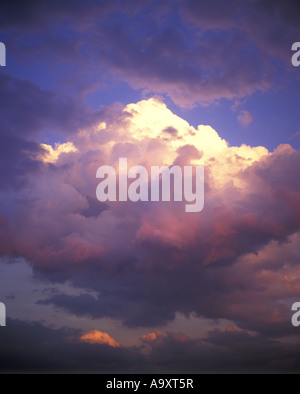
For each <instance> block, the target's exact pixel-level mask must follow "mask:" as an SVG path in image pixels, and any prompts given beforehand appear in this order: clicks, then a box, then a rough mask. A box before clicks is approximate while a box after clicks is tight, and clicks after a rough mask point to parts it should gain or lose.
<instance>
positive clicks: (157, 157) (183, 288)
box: [0, 99, 300, 368]
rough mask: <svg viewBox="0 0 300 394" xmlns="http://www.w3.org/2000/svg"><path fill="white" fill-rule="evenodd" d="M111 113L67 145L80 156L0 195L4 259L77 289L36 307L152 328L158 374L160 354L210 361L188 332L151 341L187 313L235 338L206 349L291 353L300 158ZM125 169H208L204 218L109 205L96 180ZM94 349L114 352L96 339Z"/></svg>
mask: <svg viewBox="0 0 300 394" xmlns="http://www.w3.org/2000/svg"><path fill="white" fill-rule="evenodd" d="M105 114H106V115H107V116H106V117H105V116H103V117H102V119H101V120H100V121H97V122H95V123H94V124H93V125H92V126H87V127H86V128H83V129H81V130H79V131H78V132H77V133H73V134H72V135H71V134H69V136H68V139H69V141H68V144H67V145H66V146H67V147H73V146H74V147H76V151H74V150H75V149H70V150H69V151H68V149H67V150H65V149H63V150H64V153H63V154H59V155H56V156H55V160H51V162H49V160H48V163H47V162H46V163H43V166H42V167H41V169H40V170H39V171H38V172H37V173H34V174H32V175H30V176H29V177H28V179H27V183H26V185H24V186H23V187H22V188H21V189H19V190H18V193H11V194H10V198H9V199H8V198H7V193H6V192H5V191H3V192H2V193H1V195H0V201H1V207H2V210H1V212H2V213H1V226H2V231H1V233H0V250H1V254H2V255H7V256H12V257H15V256H23V257H24V258H26V259H27V260H28V261H30V262H31V264H32V267H33V271H34V273H35V274H36V275H38V276H39V277H41V278H43V277H44V278H47V280H50V281H52V282H61V281H65V280H68V281H69V282H68V283H70V284H72V286H74V287H78V288H80V289H81V291H80V293H79V294H78V293H74V294H67V293H65V292H64V291H63V290H57V291H56V292H55V293H54V294H51V295H47V296H45V297H44V298H42V297H41V298H40V300H39V301H38V305H47V306H48V308H49V307H51V305H53V306H55V307H56V308H58V309H60V310H61V311H65V312H67V313H69V314H71V315H74V316H76V317H84V318H90V319H98V318H111V319H116V320H118V321H120V322H122V323H123V324H124V325H126V326H127V327H135V328H137V327H150V330H149V332H150V334H145V335H144V337H142V342H143V343H144V346H146V347H147V348H146V351H145V352H144V353H143V352H142V356H143V357H148V361H149V358H150V359H151V358H152V357H154V359H153V360H154V361H153V362H155V363H156V362H159V363H162V364H164V363H167V362H169V358H168V360H162V359H160V357H162V356H161V354H160V355H159V354H158V352H162V351H164V349H165V350H169V349H170V348H174V346H175V345H174V344H176V346H175V348H176V349H182V351H183V352H184V353H183V354H186V357H187V358H188V357H191V359H194V357H196V359H197V357H198V356H196V353H197V352H198V350H199V351H200V350H201V351H202V350H203V351H204V353H205V354H208V351H209V350H208V349H209V346H210V345H209V344H208V343H207V342H206V343H205V344H204V345H203V343H202V340H201V341H200V340H199V342H197V346H198V347H197V346H196V348H195V343H194V342H193V341H192V340H191V339H189V338H187V337H186V336H185V334H184V333H181V334H178V333H176V334H174V332H173V333H172V332H167V334H166V335H160V334H159V331H153V330H154V327H158V328H159V330H160V331H161V327H163V326H164V325H166V324H167V323H168V322H171V321H172V320H174V319H175V317H176V314H178V313H181V314H183V315H185V316H186V317H187V318H188V316H189V315H190V314H195V315H196V316H199V317H203V318H206V319H215V320H218V319H226V320H228V321H230V322H232V323H231V326H232V327H234V328H235V329H228V330H226V332H217V333H216V332H215V333H214V334H213V335H212V336H211V337H209V338H210V341H211V342H212V341H216V340H217V339H216V338H217V337H219V336H224V335H225V336H226V338H229V336H230V338H244V339H245V338H246V339H247V341H248V342H249V347H250V348H251V346H252V345H251V344H252V343H253V342H255V343H256V344H258V343H264V345H265V346H267V347H268V346H269V347H270V348H271V349H273V346H275V344H274V343H273V341H274V340H278V339H280V341H282V343H285V341H286V339H285V338H287V337H288V336H293V335H294V334H295V330H294V327H293V326H292V325H291V323H290V319H291V311H290V305H291V304H292V303H293V302H294V301H296V297H297V294H299V279H298V278H299V272H298V271H299V270H298V268H297V267H298V264H297V262H298V260H299V248H298V245H299V233H300V210H299V204H298V201H299V198H300V184H299V182H297V181H295V179H298V177H297V168H299V165H300V155H299V152H298V151H296V150H294V149H292V148H291V147H290V146H289V145H282V146H280V147H278V148H277V149H276V150H275V151H274V152H269V151H268V150H267V149H266V148H264V147H250V146H246V145H242V146H240V147H236V146H229V144H228V143H227V142H226V141H225V140H224V139H222V138H221V137H220V136H219V134H218V133H217V131H215V130H213V129H212V128H211V127H209V126H204V125H199V126H198V127H197V128H194V127H193V126H191V125H189V123H188V122H186V121H185V120H184V119H181V118H180V117H178V116H176V115H175V114H173V113H172V112H171V111H170V110H169V109H168V108H167V107H166V105H165V104H164V103H163V102H161V101H160V100H158V99H149V100H143V101H141V102H138V103H132V104H129V105H127V106H126V107H124V108H119V109H118V108H114V116H113V117H111V116H110V115H109V111H107V112H105ZM166 130H169V131H170V130H171V132H166ZM173 130H176V131H177V132H176V133H174V132H173ZM50 150H51V149H50ZM53 151H54V152H55V148H54V150H53ZM56 151H57V149H56ZM51 152H52V151H51ZM120 157H127V158H128V163H129V166H131V165H136V164H139V165H144V166H145V167H146V168H147V169H148V170H149V169H150V166H151V165H167V166H171V165H173V164H177V165H181V166H184V165H204V166H205V208H204V210H203V211H202V212H200V213H195V214H188V213H186V212H185V210H184V202H182V203H181V202H174V201H172V202H164V203H162V202H160V203H157V202H137V203H133V202H109V201H107V202H105V203H100V202H99V201H97V200H96V187H97V184H98V181H99V180H97V179H96V171H97V168H98V167H99V166H101V165H111V166H113V167H115V168H117V166H118V160H119V158H120ZM12 205H13V206H14V210H13V211H12V210H11V206H12ZM84 289H86V291H85V290H84ZM91 292H92V294H91ZM241 331H242V334H243V335H242V334H241ZM253 335H254V336H253ZM80 336H81V337H83V334H81V335H80ZM80 336H77V338H78V337H80ZM230 338H229V339H230ZM86 339H89V340H90V341H95V342H96V341H98V342H99V341H100V342H101V341H102V342H109V343H110V344H112V343H115V342H112V341H113V339H112V338H111V339H110V337H108V336H106V335H104V334H103V335H102V334H101V333H100V334H99V332H96V333H95V332H94V333H92V334H91V333H90V334H89V337H86ZM244 339H243V340H244ZM232 340H233V339H232ZM115 344H116V343H115ZM180 344H182V345H180ZM181 346H182V348H181ZM203 346H204V347H203ZM230 346H231V345H230V343H229V344H228V348H230ZM121 347H122V346H121ZM158 348H159V350H157V349H158ZM175 348H174V349H175ZM275 348H276V349H279V348H278V347H276V346H275ZM116 349H118V348H116ZM192 349H194V350H192ZM195 349H198V350H197V351H196V350H195ZM280 349H281V348H280ZM282 349H283V350H282V352H283V353H282V354H285V352H286V347H284V346H283V348H282ZM174 351H175V350H174ZM194 351H195V353H193V352H194ZM216 352H217V353H216V354H221V353H222V350H221V349H220V348H218V349H217V350H216ZM220 352H221V353H220ZM272 352H273V350H272ZM170 354H172V351H171V353H170ZM193 354H194V355H193ZM216 354H215V355H216ZM224 357H225V356H224ZM253 357H254V356H253ZM197 360H198V359H197ZM197 362H199V363H200V364H201V360H200V361H199V360H198V361H197ZM211 362H212V361H211ZM266 362H267V361H266ZM295 362H296V361H295ZM210 365H211V368H214V367H216V364H213V362H212V364H210ZM280 365H281V364H280ZM232 366H236V364H235V363H233V364H232Z"/></svg>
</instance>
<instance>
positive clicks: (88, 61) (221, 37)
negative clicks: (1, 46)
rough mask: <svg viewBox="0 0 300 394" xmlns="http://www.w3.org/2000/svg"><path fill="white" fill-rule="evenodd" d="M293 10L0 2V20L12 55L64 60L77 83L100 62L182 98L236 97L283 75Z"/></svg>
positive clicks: (252, 5) (260, 5) (217, 4)
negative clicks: (34, 33)
mask: <svg viewBox="0 0 300 394" xmlns="http://www.w3.org/2000/svg"><path fill="white" fill-rule="evenodd" d="M15 9H16V10H17V11H15ZM145 10H147V13H145ZM299 12H300V11H299V5H298V3H297V2H296V1H294V0H288V1H285V2H282V1H273V2H270V1H245V2H239V1H236V0H230V1H226V3H225V2H224V1H221V0H214V1H212V2H211V1H193V0H192V1H176V2H173V1H167V2H165V4H164V7H162V6H161V7H159V4H158V3H157V2H155V1H148V2H147V3H146V4H145V2H144V3H143V6H141V4H140V2H138V1H135V0H132V1H126V3H124V2H120V1H119V0H117V1H104V0H103V1H101V2H94V1H91V2H88V4H86V3H83V2H79V1H75V2H70V1H66V2H56V1H55V2H47V1H41V2H36V1H31V2H29V3H28V2H26V6H25V3H23V2H20V3H19V4H18V6H17V7H15V6H14V7H12V6H11V4H10V3H8V2H4V4H3V7H2V15H3V16H2V18H3V23H2V29H6V30H7V31H8V32H10V40H12V41H11V43H12V45H11V47H12V50H13V48H14V47H15V46H16V43H18V44H17V46H18V53H15V56H16V57H17V58H19V59H21V58H22V59H28V56H30V59H31V61H33V59H36V61H39V59H40V57H41V56H44V57H46V58H47V59H49V62H50V63H49V64H52V65H53V67H55V66H56V65H57V62H58V61H60V60H63V61H64V62H65V63H66V64H68V63H69V65H70V66H71V68H72V73H74V77H75V78H76V79H79V80H78V81H77V82H76V83H77V85H78V87H79V86H80V89H81V90H82V91H83V92H84V91H89V90H90V89H91V79H90V78H89V77H88V75H89V74H90V72H91V70H92V72H93V74H94V75H95V76H96V77H97V79H98V82H99V83H100V82H101V83H102V76H101V73H102V74H103V75H106V74H107V72H108V73H109V74H111V75H112V76H115V75H118V77H119V78H120V79H121V80H124V81H126V82H128V83H129V84H130V85H131V86H132V87H134V88H139V89H143V90H144V91H147V92H152V93H159V94H166V95H168V96H169V97H171V98H172V99H173V101H174V102H175V103H177V104H178V105H181V106H190V105H193V104H195V103H197V102H200V103H211V102H214V101H216V100H220V99H222V98H226V99H233V98H239V97H245V96H248V95H251V94H252V93H254V92H256V91H265V90H267V89H269V88H271V87H272V84H273V81H274V78H275V77H276V78H279V77H281V78H282V80H283V78H288V75H289V72H288V69H289V67H287V65H290V58H291V45H292V43H293V42H294V41H295V39H296V38H297V37H298V35H299V25H298V23H297V21H298V15H299ZM174 21H176V22H174ZM66 22H67V23H66ZM62 26H63V27H62ZM34 28H35V29H36V30H38V31H39V37H40V38H39V41H38V42H36V41H35V40H33V39H32V31H31V30H32V29H34ZM62 29H63V31H65V30H67V31H68V33H69V34H68V36H67V37H68V38H65V34H64V35H63V37H64V38H62V34H60V32H61V31H62ZM16 32H21V34H22V36H23V37H22V39H20V37H19V36H18V35H15V33H16ZM137 33H138V34H137ZM26 37H27V39H26ZM9 42H10V41H9ZM24 43H26V45H24ZM75 65H77V66H75ZM74 66H75V67H74ZM83 70H85V71H86V72H83ZM70 78H71V79H72V77H71V76H70V74H68V75H64V77H63V78H61V77H60V81H59V82H61V81H62V80H63V81H64V86H66V84H69V82H70ZM95 83H96V82H95V80H93V83H92V84H95Z"/></svg>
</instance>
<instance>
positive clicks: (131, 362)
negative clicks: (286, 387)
mask: <svg viewBox="0 0 300 394" xmlns="http://www.w3.org/2000/svg"><path fill="white" fill-rule="evenodd" d="M8 327H9V329H7V330H6V331H5V332H3V333H2V332H1V337H0V344H1V346H0V369H1V371H9V372H27V373H36V372H39V373H53V372H56V373H66V372H67V373H68V372H72V373H76V372H77V373H78V372H79V373H83V372H88V373H97V374H99V373H138V372H139V373H215V372H221V373H233V372H234V373H245V372H246V373H251V372H252V373H254V372H266V373H284V372H286V371H288V372H290V373H296V372H297V371H298V370H299V367H300V360H299V353H298V352H297V350H296V349H295V347H293V346H292V345H283V344H280V343H277V342H274V341H268V340H267V341H266V340H265V338H259V337H252V336H250V335H249V334H247V333H243V332H239V331H238V332H235V331H231V330H230V329H228V330H226V331H211V332H210V333H209V336H208V338H207V339H203V340H192V339H188V338H184V337H183V336H182V335H181V334H180V333H179V334H176V333H168V334H167V335H166V336H163V337H161V338H160V339H159V340H156V341H154V342H153V343H151V344H150V345H147V346H148V351H147V352H146V353H144V352H143V348H141V347H119V348H113V347H110V346H108V345H101V344H96V345H95V344H88V343H81V342H80V341H79V335H80V332H78V331H75V330H70V329H61V330H54V329H51V328H46V327H45V326H43V325H42V324H40V323H26V322H21V321H18V320H9V321H8Z"/></svg>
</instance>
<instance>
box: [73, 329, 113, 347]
mask: <svg viewBox="0 0 300 394" xmlns="http://www.w3.org/2000/svg"><path fill="white" fill-rule="evenodd" d="M80 340H81V341H82V342H88V343H91V344H95V343H97V344H101V345H103V344H106V345H109V346H111V347H120V344H119V343H118V342H117V341H116V340H114V339H113V338H112V337H111V336H110V335H108V334H107V332H101V331H98V330H93V331H90V332H88V333H87V334H85V335H83V336H82V337H80Z"/></svg>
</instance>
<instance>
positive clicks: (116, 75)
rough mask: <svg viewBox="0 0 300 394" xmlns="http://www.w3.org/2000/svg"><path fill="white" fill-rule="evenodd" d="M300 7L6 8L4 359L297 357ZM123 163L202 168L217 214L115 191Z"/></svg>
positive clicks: (270, 364) (250, 1) (81, 364)
mask: <svg viewBox="0 0 300 394" xmlns="http://www.w3.org/2000/svg"><path fill="white" fill-rule="evenodd" d="M299 20H300V7H299V3H298V1H296V0H287V1H285V2H283V1H279V0H273V1H269V0H260V1H259V0H246V1H243V2H241V1H238V0H228V1H226V2H225V1H221V0H211V1H202V0H186V1H183V0H182V1H181V0H172V1H171V0H170V1H169V0H164V1H155V0H145V1H143V2H141V1H138V0H126V1H124V0H122V1H121V0H101V1H94V0H85V1H82V0H81V1H79V0H78V1H77V0H72V1H71V0H65V1H63V2H61V1H56V0H54V1H51V2H50V1H46V0H31V1H26V2H24V1H16V2H13V3H12V2H9V1H2V2H1V11H0V41H1V42H3V43H5V45H6V64H7V66H6V67H1V68H0V138H1V140H0V141H1V143H0V164H1V165H0V273H1V275H0V302H4V303H5V304H6V306H7V327H1V328H0V370H1V371H22V372H27V371H38V372H40V371H54V370H57V371H58V370H64V371H71V372H74V371H81V372H82V371H89V372H100V373H105V372H115V373H117V372H130V373H138V372H158V373H159V372H161V373H164V372H176V373H177V372H191V373H201V372H220V371H221V372H253V371H257V372H297V371H299V369H300V354H299V350H298V351H297V348H298V349H299V338H300V337H299V333H300V331H299V330H300V329H299V328H295V327H293V326H292V324H291V316H292V312H291V306H292V304H293V303H294V302H296V301H298V302H300V267H299V261H300V248H299V245H300V208H299V207H300V204H299V203H300V182H299V168H300V151H299V148H300V121H299V102H300V93H299V92H300V67H299V68H298V67H294V66H293V65H292V63H291V57H292V54H293V52H292V51H291V47H292V44H293V43H294V42H297V41H300V27H299V26H300V25H299ZM170 130H172V132H170ZM168 131H169V132H168ZM120 157H127V158H128V160H129V162H130V163H131V164H132V165H134V164H135V165H144V166H145V167H146V168H149V167H150V166H152V165H169V166H170V165H172V164H180V165H192V164H199V165H204V166H205V207H204V210H203V211H202V212H199V213H193V214H187V213H185V211H184V208H183V206H184V204H181V203H169V204H168V203H141V202H138V203H131V202H128V203H127V202H125V203H124V202H122V203H121V202H120V203H109V202H108V203H100V202H99V201H97V199H96V187H97V179H96V170H97V168H98V167H99V166H101V165H111V166H115V165H116V163H118V159H119V158H120Z"/></svg>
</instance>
